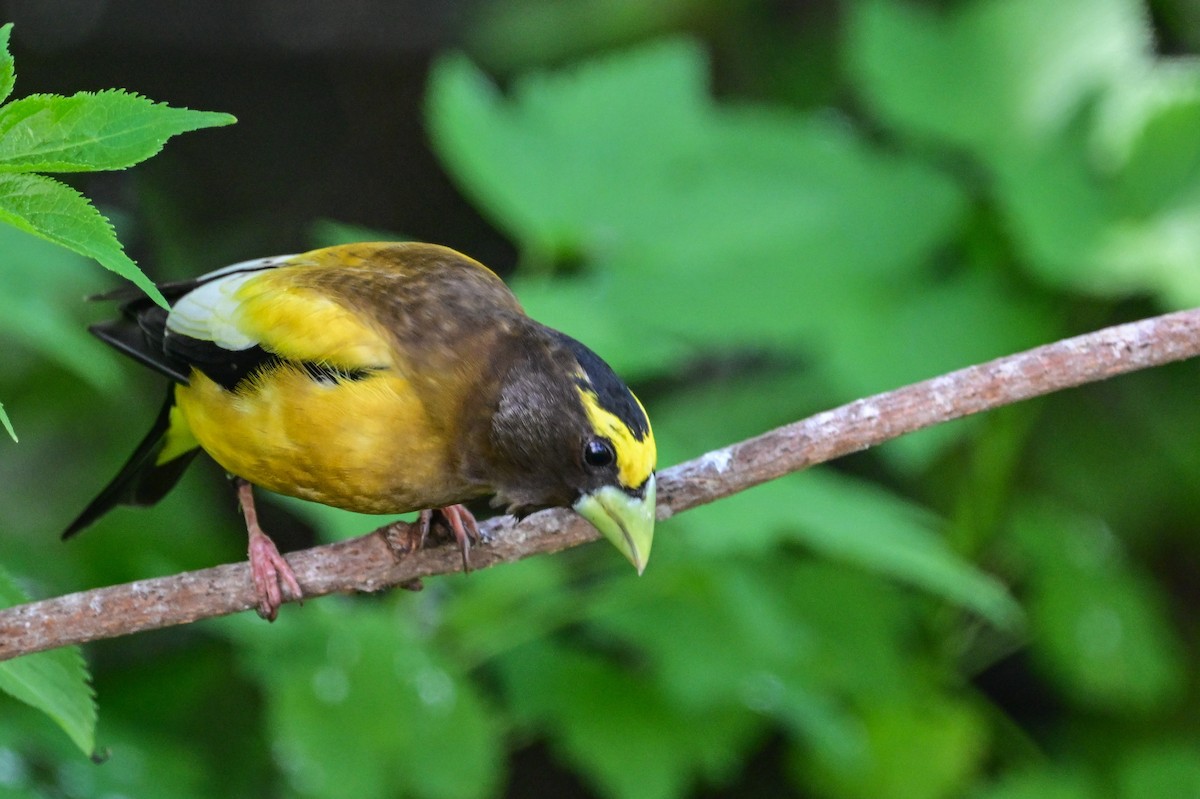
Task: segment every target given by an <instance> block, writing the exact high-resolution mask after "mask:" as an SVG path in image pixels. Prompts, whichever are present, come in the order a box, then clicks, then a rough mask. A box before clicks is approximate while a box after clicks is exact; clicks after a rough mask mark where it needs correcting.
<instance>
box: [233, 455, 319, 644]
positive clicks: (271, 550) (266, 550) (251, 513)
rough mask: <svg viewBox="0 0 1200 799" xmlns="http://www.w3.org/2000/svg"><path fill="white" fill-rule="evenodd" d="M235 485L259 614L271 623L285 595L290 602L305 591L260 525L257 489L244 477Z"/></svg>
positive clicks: (300, 596) (238, 478) (237, 480)
mask: <svg viewBox="0 0 1200 799" xmlns="http://www.w3.org/2000/svg"><path fill="white" fill-rule="evenodd" d="M234 482H235V483H236V485H237V490H238V502H239V503H240V504H241V506H242V515H243V516H245V517H246V532H247V534H248V535H249V536H250V547H249V551H250V576H251V577H253V578H254V592H255V593H256V594H257V595H258V615H259V616H262V617H263V618H264V619H266V620H267V621H275V616H276V615H278V613H279V606H280V605H282V604H283V602H284V599H285V594H286V598H287V599H300V598H302V597H303V596H304V592H303V591H301V590H300V583H299V582H298V581H297V580H296V574H295V572H293V571H292V567H291V566H289V565H288V562H287V561H286V560H284V559H283V556H282V555H280V554H279V549H278V548H277V547H276V546H275V542H274V541H272V540H271V539H270V537H268V536H267V534H266V533H264V532H263V529H262V528H261V527H259V526H258V511H257V510H255V508H254V493H253V488H251V486H250V484H249V483H247V482H246V481H245V480H243V479H242V478H240V477H237V478H234Z"/></svg>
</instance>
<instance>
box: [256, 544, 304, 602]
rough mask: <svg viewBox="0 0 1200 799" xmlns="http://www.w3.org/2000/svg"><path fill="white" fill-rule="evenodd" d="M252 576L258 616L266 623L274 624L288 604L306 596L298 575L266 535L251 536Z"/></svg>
mask: <svg viewBox="0 0 1200 799" xmlns="http://www.w3.org/2000/svg"><path fill="white" fill-rule="evenodd" d="M250 576H251V577H252V578H253V580H254V593H255V595H256V596H257V597H258V608H257V611H258V615H259V616H262V617H263V618H264V619H266V620H267V621H275V617H276V616H278V615H279V606H280V605H282V604H283V603H284V602H285V601H287V600H291V599H296V600H299V599H301V598H303V596H304V591H302V590H301V588H300V583H299V581H297V580H296V573H295V572H293V571H292V567H291V566H289V565H288V562H287V561H286V560H284V558H283V555H280V554H279V549H278V548H277V547H276V546H275V542H274V541H272V540H271V539H270V538H268V537H267V536H266V534H265V533H257V534H255V533H252V534H251V535H250Z"/></svg>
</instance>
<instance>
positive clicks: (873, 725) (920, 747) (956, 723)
mask: <svg viewBox="0 0 1200 799" xmlns="http://www.w3.org/2000/svg"><path fill="white" fill-rule="evenodd" d="M862 723H863V725H864V727H865V729H866V735H867V738H868V741H869V743H868V746H869V751H870V753H871V754H870V757H869V758H866V760H867V763H866V764H865V766H864V765H862V764H855V766H856V767H852V768H845V767H843V768H836V767H831V766H830V765H826V764H823V763H822V764H818V765H817V766H816V767H810V768H807V769H804V770H805V771H807V772H808V773H807V775H806V776H807V778H808V780H809V781H810V782H811V783H812V784H813V785H814V786H815V788H816V790H814V795H817V796H837V797H845V798H846V799H877V797H882V796H903V797H906V799H944V798H945V797H952V796H963V795H964V794H965V789H966V788H967V787H968V786H970V785H971V784H973V781H974V780H973V778H974V777H975V774H976V773H977V772H978V770H979V769H980V767H981V765H982V762H983V759H984V757H985V755H986V746H987V729H986V724H985V719H984V716H983V714H982V713H981V712H980V711H979V710H978V709H976V708H975V707H973V706H972V705H971V704H970V703H968V702H964V701H961V700H957V701H955V700H944V699H929V698H926V699H925V700H923V701H920V702H912V703H904V702H898V701H897V700H896V699H892V700H891V701H890V702H885V703H873V704H871V705H869V706H868V707H867V708H866V709H865V711H864V713H863V719H862Z"/></svg>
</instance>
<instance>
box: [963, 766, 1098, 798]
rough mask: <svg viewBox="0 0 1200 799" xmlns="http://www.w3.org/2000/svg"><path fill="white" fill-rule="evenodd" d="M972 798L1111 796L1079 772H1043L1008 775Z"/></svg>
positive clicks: (1019, 772) (1048, 770) (1022, 772)
mask: <svg viewBox="0 0 1200 799" xmlns="http://www.w3.org/2000/svg"><path fill="white" fill-rule="evenodd" d="M974 795H975V796H978V797H979V799H1101V797H1109V796H1111V795H1112V793H1111V790H1104V791H1102V790H1100V788H1099V787H1098V786H1096V785H1095V784H1093V782H1092V780H1090V779H1087V778H1086V777H1084V776H1083V775H1081V774H1079V773H1072V772H1069V771H1066V770H1050V769H1047V770H1044V771H1016V772H1010V773H1009V774H1007V775H1006V776H1004V777H1003V778H1001V779H999V780H997V782H996V783H995V784H994V785H991V786H989V787H988V788H987V789H986V790H982V791H979V792H978V793H976V794H974Z"/></svg>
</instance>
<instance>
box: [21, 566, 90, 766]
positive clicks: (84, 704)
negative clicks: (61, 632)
mask: <svg viewBox="0 0 1200 799" xmlns="http://www.w3.org/2000/svg"><path fill="white" fill-rule="evenodd" d="M25 601H27V597H26V596H25V594H24V593H23V592H22V591H21V590H20V589H19V588H18V587H17V585H16V583H15V582H14V581H13V579H12V577H11V576H10V575H9V574H8V572H7V571H5V570H4V569H3V568H0V607H11V606H13V605H18V604H21V603H22V602H25ZM0 690H2V691H4V692H5V693H7V694H9V695H10V696H13V697H15V698H16V699H19V700H21V701H22V702H24V703H26V704H28V705H30V706H31V707H35V708H37V709H38V710H40V711H42V712H43V713H45V714H46V715H47V716H49V717H50V718H51V719H53V720H54V722H55V723H56V724H58V726H59V727H61V728H62V729H63V732H65V733H66V734H67V735H68V736H70V738H71V740H72V741H74V742H75V745H76V746H78V747H79V748H80V749H81V750H82V751H83V753H84V754H85V755H88V756H89V757H90V756H91V754H92V752H93V751H94V750H95V746H96V701H95V696H94V694H93V692H92V687H91V684H90V677H89V675H88V671H87V666H86V665H85V664H84V661H83V653H82V652H81V651H80V649H79V647H77V646H72V647H65V648H62V649H55V650H51V651H49V652H38V653H36V654H33V655H24V656H22V657H18V658H15V659H13V660H6V661H3V662H0Z"/></svg>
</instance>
